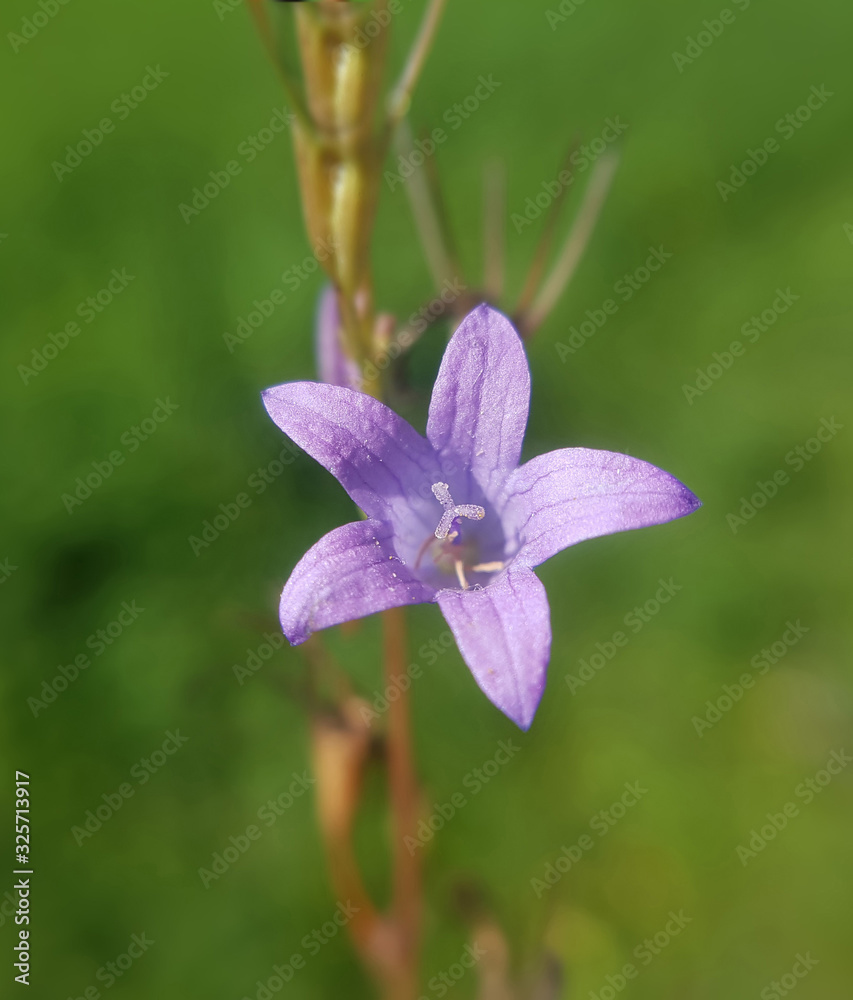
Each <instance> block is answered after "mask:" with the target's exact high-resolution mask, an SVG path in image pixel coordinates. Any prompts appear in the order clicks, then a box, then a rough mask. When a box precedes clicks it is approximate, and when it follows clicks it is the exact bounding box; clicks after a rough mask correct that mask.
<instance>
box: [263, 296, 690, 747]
mask: <svg viewBox="0 0 853 1000" xmlns="http://www.w3.org/2000/svg"><path fill="white" fill-rule="evenodd" d="M263 398H264V405H265V406H266V408H267V411H268V412H269V414H270V416H271V417H272V419H273V420H274V421H275V422H276V424H278V426H279V427H280V428H281V429H282V430H283V431H284V432H285V433H286V434H287V435H289V436H290V437H291V438H292V439H293V440H294V441H295V442H296V444H298V445H299V446H300V447H301V448H303V449H304V450H305V451H307V452H308V454H309V455H311V456H312V457H313V458H315V459H316V460H317V461H318V462H320V463H321V464H322V465H323V466H325V468H326V469H328V470H329V472H331V473H332V475H334V476H335V478H336V479H337V480H338V481H339V482H340V484H341V485H342V486H343V487H344V489H345V490H346V491H347V493H349V495H350V497H351V498H352V499H353V500H354V501H355V503H356V504H357V505H358V506H359V507H360V508H361V509H362V510H363V511H364V513H365V514H366V519H365V520H360V521H354V522H352V523H351V524H346V525H344V526H343V527H341V528H336V529H335V530H334V531H331V532H329V534H328V535H326V536H325V537H324V538H321V539H320V541H319V542H317V544H316V545H314V546H313V547H312V548H311V549H309V550H308V552H307V553H306V554H305V555H304V556H303V558H302V559H301V560H300V562H299V563H298V565H297V566H296V568H295V569H294V571H293V573H292V574H291V576H290V579H289V580H288V581H287V583H286V585H285V587H284V591H283V592H282V595H281V605H280V616H281V626H282V629H283V631H284V634H285V636H286V637H287V639H288V640H289V641H290V643H291V644H292V645H297V644H299V643H301V642H304V641H305V640H306V639H307V638H308V636H309V635H310V634H311V633H312V632H314V631H317V630H318V629H324V628H328V627H329V626H331V625H338V624H340V623H341V622H346V621H350V620H352V619H355V618H362V617H364V616H365V615H370V614H373V613H374V612H376V611H384V610H386V609H388V608H393V607H399V606H401V605H405V604H418V603H421V602H427V601H429V602H435V603H437V604H438V606H439V607H440V608H441V611H442V612H443V614H444V617H445V618H446V619H447V623H448V625H449V626H450V628H451V630H452V632H453V634H454V636H455V638H456V642H457V644H458V646H459V649H460V651H461V653H462V656H463V658H464V659H465V662H466V663H467V664H468V667H469V668H470V670H471V673H472V674H473V675H474V679H475V680H476V682H477V684H478V685H479V686H480V688H481V689H482V690H483V692H484V693H485V694H486V696H487V697H488V698H489V699H490V700H491V701H492V702H493V703H494V704H495V705H496V706H497V707H498V708H499V709H500V710H501V711H502V712H504V713H505V714H506V715H507V716H509V718H510V719H512V720H513V722H515V723H516V724H517V725H518V726H520V727H521V728H522V729H528V728H529V727H530V724H531V722H532V721H533V716H534V714H535V712H536V708H537V706H538V704H539V701H540V699H541V697H542V692H543V690H544V687H545V674H546V669H547V666H548V659H549V656H550V647H551V623H550V610H549V607H548V599H547V596H546V594H545V588H544V587H543V586H542V584H541V582H540V581H539V578H538V577H537V576H536V574H535V573H534V572H533V570H534V568H535V567H536V566H538V565H539V564H540V563H543V562H544V561H545V560H546V559H550V557H551V556H553V555H554V554H555V553H557V552H559V551H560V550H561V549H564V548H566V547H567V546H569V545H575V544H576V543H577V542H582V541H584V540H585V539H587V538H595V537H597V536H599V535H608V534H612V533H613V532H617V531H627V530H628V529H629V528H643V527H647V526H648V525H652V524H663V523H665V522H666V521H671V520H673V519H674V518H677V517H683V516H684V515H685V514H690V513H691V512H692V511H694V510H696V508H697V507H699V506H700V501H699V500H698V499H697V498H696V497H695V496H694V495H693V494H692V493H691V492H690V490H688V489H687V487H686V486H684V484H683V483H681V482H679V481H678V480H677V479H675V478H674V477H673V476H671V475H670V474H669V473H668V472H664V471H663V470H661V469H658V468H656V467H655V466H654V465H650V464H649V463H648V462H643V461H641V460H640V459H637V458H631V457H630V456H628V455H620V454H616V453H614V452H609V451H594V450H591V449H589V448H564V449H560V450H558V451H551V452H548V453H547V454H545V455H540V456H539V457H538V458H534V459H531V461H529V462H527V463H526V464H524V465H519V458H520V456H521V445H522V439H523V437H524V431H525V428H526V426H527V414H528V407H529V403H530V371H529V368H528V364H527V358H526V355H525V352H524V348H523V346H522V343H521V340H520V338H519V336H518V334H517V333H516V331H515V330H514V329H513V327H512V324H511V323H510V322H509V320H508V319H507V318H506V317H505V316H503V315H502V314H501V313H499V312H497V311H495V310H494V309H492V308H490V307H489V306H486V305H481V306H478V307H477V308H476V309H475V310H474V311H473V312H471V313H470V314H469V315H468V316H467V317H466V318H465V319H464V320H463V321H462V323H461V324H460V326H459V328H458V330H457V331H456V333H455V334H454V335H453V337H452V339H451V341H450V343H449V344H448V346H447V350H446V351H445V353H444V358H443V359H442V362H441V368H440V370H439V373H438V378H437V380H436V383H435V386H434V388H433V393H432V400H431V402H430V407H429V419H428V422H427V432H426V437H423V436H421V435H420V434H419V433H418V432H417V431H416V430H415V429H414V428H413V427H412V426H411V425H410V424H409V423H407V422H406V421H405V420H403V419H402V417H400V416H398V415H397V414H396V413H394V411H393V410H391V409H389V408H388V407H387V406H385V405H384V404H383V403H380V402H379V401H377V400H376V399H374V398H373V397H372V396H368V395H365V394H363V393H360V392H357V391H356V390H354V389H349V388H344V387H341V386H336V385H327V384H323V383H317V382H290V383H287V384H285V385H279V386H275V387H274V388H272V389H267V390H266V391H265V392H264V394H263Z"/></svg>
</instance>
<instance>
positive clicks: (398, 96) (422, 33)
mask: <svg viewBox="0 0 853 1000" xmlns="http://www.w3.org/2000/svg"><path fill="white" fill-rule="evenodd" d="M446 5H447V0H430V4H429V6H428V7H427V10H426V13H425V14H424V17H423V20H422V21H421V26H420V28H419V29H418V35H417V38H415V43H414V45H413V46H412V50H411V52H410V53H409V58H408V59H407V61H406V65H405V66H404V67H403V72H402V73H401V74H400V79H399V80H398V81H397V84H396V86H395V87H394V89H393V90H392V91H391V94H390V96H389V98H388V127H389V128H390V129H393V128H394V127H395V126H396V125H397V124H398V123H399V122H400V121H401V120H402V119H403V118H404V117H405V115H406V112H407V111H408V110H409V102H410V101H411V98H412V91H413V90H414V89H415V84H416V83H417V80H418V77H419V76H420V73H421V70H422V69H423V66H424V63H425V62H426V57H427V55H428V53H429V49H430V46H431V45H432V41H433V38H435V33H436V31H437V30H438V24H439V21H440V20H441V15H442V13H443V11H444V8H445V6H446Z"/></svg>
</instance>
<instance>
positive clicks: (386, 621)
mask: <svg viewBox="0 0 853 1000" xmlns="http://www.w3.org/2000/svg"><path fill="white" fill-rule="evenodd" d="M382 624H383V659H384V661H385V680H386V682H387V683H388V685H389V687H391V688H395V689H397V690H398V691H399V692H400V696H399V697H398V698H397V699H395V700H394V701H392V702H391V705H390V708H389V710H388V735H387V754H388V786H389V795H390V800H391V814H392V831H393V832H392V837H393V847H392V850H393V865H394V869H393V870H394V881H393V902H392V913H393V915H394V917H395V923H396V925H397V929H398V932H399V934H400V944H401V949H402V958H403V969H402V970H401V971H402V980H401V982H400V984H399V985H400V992H399V996H400V997H401V998H403V997H406V996H408V995H410V996H411V998H412V1000H414V998H415V997H416V996H417V992H418V990H417V977H418V958H419V953H420V933H421V906H422V903H421V866H420V856H419V855H418V853H417V852H413V851H411V850H410V848H409V846H408V845H407V843H406V839H407V838H409V839H410V840H411V839H413V838H415V837H416V836H417V819H418V788H417V781H416V778H415V768H414V763H413V761H412V747H411V721H410V718H409V699H408V690H407V689H405V690H404V685H403V683H402V681H403V680H404V675H405V672H406V613H405V611H404V609H403V608H391V609H390V610H389V611H385V612H383V614H382ZM389 700H390V699H389Z"/></svg>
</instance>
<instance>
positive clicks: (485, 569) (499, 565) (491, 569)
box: [468, 561, 506, 573]
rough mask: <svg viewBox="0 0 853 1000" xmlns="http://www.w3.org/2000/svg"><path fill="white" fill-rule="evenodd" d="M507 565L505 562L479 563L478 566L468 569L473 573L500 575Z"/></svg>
mask: <svg viewBox="0 0 853 1000" xmlns="http://www.w3.org/2000/svg"><path fill="white" fill-rule="evenodd" d="M505 565H506V563H503V562H500V561H498V562H487V563H477V565H476V566H469V567H468V568H469V569H470V570H471V572H472V573H499V572H500V571H501V570H502V569H503V568H504V566H505Z"/></svg>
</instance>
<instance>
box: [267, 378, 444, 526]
mask: <svg viewBox="0 0 853 1000" xmlns="http://www.w3.org/2000/svg"><path fill="white" fill-rule="evenodd" d="M263 399H264V406H265V407H266V408H267V412H268V413H269V415H270V416H271V417H272V419H273V420H274V421H275V423H276V424H278V426H279V427H280V428H281V429H282V430H283V431H284V433H285V434H287V435H288V437H291V438H292V439H293V440H294V441H295V442H296V443H297V444H298V445H299V447H300V448H304V449H305V451H307V452H308V454H309V455H310V456H311V457H312V458H315V459H316V460H317V461H318V462H319V463H320V464H321V465H323V466H325V468H327V469H328V470H329V472H331V473H332V475H333V476H334V477H335V478H336V479H337V480H338V482H339V483H340V484H341V486H343V488H344V489H345V490H346V491H347V493H349V495H350V496H351V497H352V499H353V500H354V501H355V502H356V503H357V504H358V506H359V507H361V509H362V510H363V511H364V512H365V514H367V515H368V516H369V517H375V518H378V519H379V520H385V519H388V518H389V517H392V516H394V515H397V514H400V515H401V516H402V517H403V519H405V516H406V512H407V509H409V508H411V506H412V504H413V503H414V504H416V505H419V506H420V507H421V508H422V507H423V506H424V505H425V503H426V501H425V498H427V497H429V498H431V497H432V492H431V486H432V484H433V483H434V482H436V481H437V480H438V479H440V478H441V476H440V475H439V470H438V462H437V460H436V457H435V453H434V452H433V449H432V447H431V446H430V444H429V442H428V441H427V440H426V439H425V438H422V437H421V435H420V434H418V432H417V431H416V430H415V429H414V428H413V427H412V426H411V425H410V424H408V423H407V422H406V421H405V420H404V419H403V418H402V417H399V416H397V414H396V413H395V412H394V411H393V410H390V409H389V408H388V407H387V406H385V405H384V404H383V403H380V402H379V401H378V400H376V399H374V398H373V397H372V396H368V395H366V394H365V393H361V392H356V391H355V390H354V389H344V388H342V387H340V386H336V385H324V384H323V383H320V382H286V383H285V384H284V385H277V386H274V387H273V388H271V389H266V390H264V392H263ZM433 502H434V501H433Z"/></svg>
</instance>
